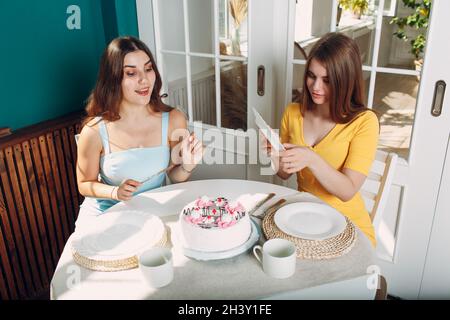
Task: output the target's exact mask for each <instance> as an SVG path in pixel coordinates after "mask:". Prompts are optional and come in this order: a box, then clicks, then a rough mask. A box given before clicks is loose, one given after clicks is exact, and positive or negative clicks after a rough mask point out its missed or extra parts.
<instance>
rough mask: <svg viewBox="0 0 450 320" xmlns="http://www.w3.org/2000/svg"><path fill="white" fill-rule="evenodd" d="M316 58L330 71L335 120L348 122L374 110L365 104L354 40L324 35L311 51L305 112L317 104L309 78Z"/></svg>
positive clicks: (304, 102) (305, 89)
mask: <svg viewBox="0 0 450 320" xmlns="http://www.w3.org/2000/svg"><path fill="white" fill-rule="evenodd" d="M312 59H316V61H318V62H319V63H320V64H322V65H323V66H324V67H325V69H326V70H327V76H328V80H329V85H328V88H329V104H330V115H331V119H332V120H333V121H334V122H335V123H348V122H350V121H352V120H353V119H354V118H355V117H356V116H357V115H358V114H360V113H361V112H363V111H366V110H371V109H369V108H367V107H366V106H365V104H364V101H365V92H364V80H363V76H362V75H363V73H362V63H361V56H360V52H359V49H358V46H357V44H356V43H355V41H353V39H351V38H349V37H347V36H345V35H343V34H340V33H328V34H326V35H324V36H323V37H322V38H321V39H320V40H319V41H318V42H317V43H316V44H315V45H314V46H313V48H312V49H311V52H310V53H309V55H308V59H307V62H306V67H305V75H304V77H303V95H302V97H301V98H300V100H301V101H298V102H301V105H300V108H301V111H302V113H303V114H304V111H305V108H306V110H313V109H314V108H315V107H316V105H315V103H314V101H313V100H312V98H311V93H310V92H309V90H308V86H307V84H306V83H307V78H308V70H309V66H310V64H311V60H312Z"/></svg>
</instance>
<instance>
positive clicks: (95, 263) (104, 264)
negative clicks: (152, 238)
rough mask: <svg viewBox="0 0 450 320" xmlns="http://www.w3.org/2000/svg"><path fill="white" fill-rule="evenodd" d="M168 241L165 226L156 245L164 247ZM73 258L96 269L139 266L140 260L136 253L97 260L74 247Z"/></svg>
mask: <svg viewBox="0 0 450 320" xmlns="http://www.w3.org/2000/svg"><path fill="white" fill-rule="evenodd" d="M167 242H168V230H167V227H166V226H164V233H163V235H162V237H161V239H160V240H159V241H158V242H157V243H156V244H155V245H154V247H164V246H165V245H166V244H167ZM72 257H73V260H74V261H75V262H76V263H78V264H79V265H80V266H82V267H85V268H87V269H90V270H94V271H106V272H112V271H122V270H128V269H133V268H137V267H138V266H139V260H138V257H137V256H136V255H133V256H130V257H129V258H126V259H118V260H96V259H91V258H87V257H84V256H82V255H80V254H79V253H78V252H77V251H76V250H75V249H74V248H72Z"/></svg>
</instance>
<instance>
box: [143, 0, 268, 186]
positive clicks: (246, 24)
mask: <svg viewBox="0 0 450 320" xmlns="http://www.w3.org/2000/svg"><path fill="white" fill-rule="evenodd" d="M272 5H273V1H272V0H258V1H254V0H153V1H152V8H149V5H148V3H145V2H144V1H143V0H137V7H138V18H139V16H141V17H143V18H141V19H140V22H139V24H140V30H141V28H142V29H145V30H143V32H144V33H146V32H148V29H149V28H151V27H153V28H154V30H153V34H154V37H152V36H151V35H150V36H147V38H148V39H149V40H150V41H146V42H150V43H151V42H152V41H151V40H152V38H154V50H155V52H156V60H157V63H158V67H159V69H160V72H161V75H162V78H163V92H166V93H167V94H168V98H167V103H168V104H169V105H171V106H174V107H177V108H179V109H180V110H182V111H183V112H184V113H185V114H186V116H187V118H188V119H189V123H190V125H191V126H193V127H196V128H198V127H201V130H203V132H204V131H205V130H208V134H209V136H208V134H207V135H206V136H203V138H204V139H205V138H206V139H208V138H209V137H210V136H216V139H215V140H214V139H213V140H211V141H205V143H206V144H208V142H211V143H212V144H211V145H210V147H211V148H215V149H217V150H222V151H225V153H227V154H225V155H224V156H223V157H219V158H221V159H217V158H216V159H215V160H218V161H213V163H209V164H210V165H215V164H217V165H223V164H226V165H229V164H230V165H231V164H240V165H241V166H242V165H243V164H248V166H245V170H244V171H245V172H244V173H243V174H241V175H240V176H239V177H240V178H243V179H247V178H248V179H256V180H263V181H265V180H269V179H270V177H267V176H261V175H260V174H259V172H258V169H257V165H256V164H257V161H258V159H257V155H256V157H255V153H257V150H256V146H257V141H256V139H257V135H256V132H255V131H254V130H248V129H252V128H255V125H254V123H253V115H252V114H251V113H249V112H248V110H249V106H253V107H255V108H256V109H258V110H259V111H260V112H261V113H262V114H263V115H264V116H265V118H266V120H267V121H268V122H269V123H272V122H273V119H272V117H271V112H270V110H271V109H270V108H271V104H272V92H271V87H272V86H271V56H270V54H267V52H270V50H271V45H272V43H271V42H270V41H264V40H265V37H266V36H267V35H268V34H271V23H270V21H271V20H272V10H271V7H272ZM147 10H149V11H148V12H153V14H151V15H149V14H148V13H147V14H145V12H146V11H147ZM143 11H144V13H143ZM150 16H151V17H150ZM145 17H146V18H147V19H148V18H151V20H152V21H153V23H152V24H150V25H146V24H148V22H146V21H145V19H146V18H145ZM258 68H259V69H258ZM258 70H265V73H264V77H262V75H261V73H260V87H263V88H264V90H262V91H261V89H260V88H258V87H257V85H256V83H257V81H258V79H257V77H258V75H257V73H258ZM258 90H259V91H258ZM217 135H222V137H217ZM228 141H231V143H227V142H228ZM242 146H243V147H242ZM207 154H208V152H207ZM231 159H234V160H231ZM210 169H211V168H210ZM210 169H208V170H210ZM216 169H217V170H216V171H215V172H216V173H217V172H219V171H220V170H222V169H223V167H217V168H216ZM209 172H210V173H212V172H214V171H209ZM213 177H218V176H217V175H215V176H214V175H213Z"/></svg>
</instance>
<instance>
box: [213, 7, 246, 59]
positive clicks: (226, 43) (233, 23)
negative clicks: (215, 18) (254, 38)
mask: <svg viewBox="0 0 450 320" xmlns="http://www.w3.org/2000/svg"><path fill="white" fill-rule="evenodd" d="M219 8H222V9H221V10H222V11H221V12H220V14H219V23H220V25H219V30H222V31H220V34H221V36H220V37H221V38H220V52H221V54H224V55H232V56H243V57H248V12H247V0H220V1H219Z"/></svg>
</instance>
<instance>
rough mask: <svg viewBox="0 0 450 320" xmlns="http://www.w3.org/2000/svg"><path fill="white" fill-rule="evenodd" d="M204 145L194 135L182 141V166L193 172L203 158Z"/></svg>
mask: <svg viewBox="0 0 450 320" xmlns="http://www.w3.org/2000/svg"><path fill="white" fill-rule="evenodd" d="M203 150H204V148H203V144H202V142H201V141H200V140H198V139H197V138H196V137H195V134H194V133H191V134H190V135H189V136H186V137H185V138H184V139H183V141H181V160H182V166H183V167H184V168H185V169H186V170H188V171H191V170H192V169H194V168H195V166H196V165H197V164H198V163H199V162H200V160H201V159H202V157H203Z"/></svg>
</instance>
